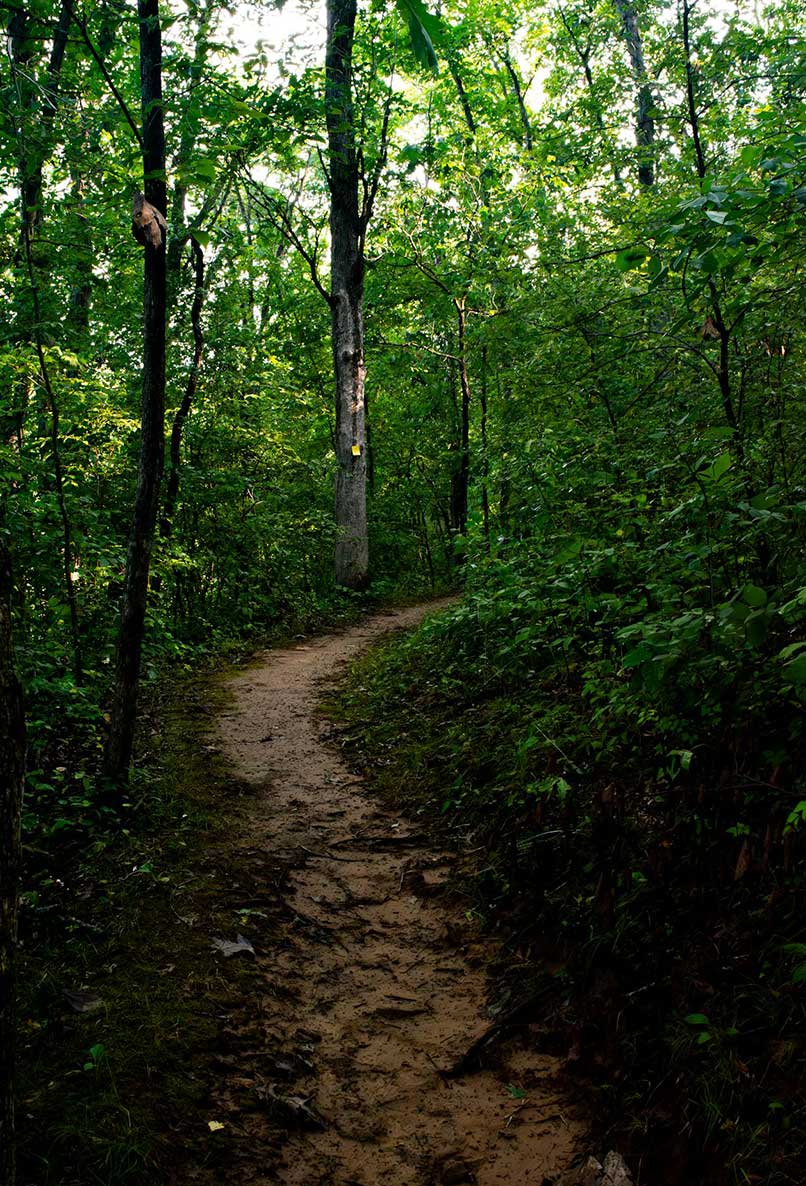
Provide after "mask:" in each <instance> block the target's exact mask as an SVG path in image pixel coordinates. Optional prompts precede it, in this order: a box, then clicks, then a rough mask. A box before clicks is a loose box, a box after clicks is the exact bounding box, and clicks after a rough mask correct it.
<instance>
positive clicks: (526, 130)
mask: <svg viewBox="0 0 806 1186" xmlns="http://www.w3.org/2000/svg"><path fill="white" fill-rule="evenodd" d="M501 61H502V62H503V63H504V69H505V70H506V72H507V74H508V75H509V81H510V82H511V83H512V93H513V94H514V96H515V101H516V102H517V104H518V115H519V116H520V121H521V127H522V128H523V146H524V148H525V149H526V151H527V152H531V151H532V148H533V146H534V141H533V139H532V121H531V120H530V119H529V112H528V111H527V110H526V99H525V97H524V93H523V84H522V83H521V80H520V78H519V77H518V72H517V70H516V69H515V67H514V66H513V64H512V58H511V57H510V56H509V46H506V45H505V46H504V52H503V54H502V55H501Z"/></svg>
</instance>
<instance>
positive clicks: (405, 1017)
mask: <svg viewBox="0 0 806 1186" xmlns="http://www.w3.org/2000/svg"><path fill="white" fill-rule="evenodd" d="M438 608H439V603H431V604H429V605H425V606H419V607H412V608H408V609H403V610H400V611H395V612H387V613H379V614H376V615H375V616H373V617H371V618H370V619H368V620H367V621H365V622H364V623H363V624H361V625H359V626H356V627H353V628H351V629H349V630H347V631H345V632H344V633H340V634H335V635H330V636H326V637H321V638H314V639H311V640H307V641H305V642H304V643H301V644H299V645H291V646H289V647H286V648H284V649H281V650H273V651H270V652H267V653H266V654H265V655H264V656H263V657H262V658H261V659H260V660H259V661H258V662H257V663H256V664H254V665H252V666H251V667H250V668H249V669H248V670H246V671H243V672H240V673H238V674H237V675H236V676H235V677H233V678H232V679H231V681H230V688H231V691H232V694H233V704H232V706H231V708H230V710H229V711H228V712H227V713H226V714H225V715H222V716H221V718H220V719H219V722H218V736H219V743H220V744H221V745H222V747H223V748H224V750H225V753H226V754H227V756H228V758H229V760H230V762H231V763H232V766H233V768H234V773H235V774H236V775H237V777H238V778H239V779H240V780H242V781H243V782H245V783H247V784H250V785H251V787H252V789H253V791H254V795H253V796H252V797H250V804H251V806H250V809H249V811H250V815H249V819H248V829H247V832H248V834H247V835H244V837H243V840H242V844H243V847H244V850H245V851H246V850H248V851H249V852H252V853H254V852H255V851H256V850H257V851H262V852H264V853H267V854H271V855H272V857H279V858H281V859H282V860H284V861H285V862H287V868H288V870H289V872H288V880H287V882H286V885H285V888H284V893H285V896H286V900H287V902H288V905H289V908H290V909H289V911H288V918H287V921H286V923H285V925H284V932H283V935H282V937H281V940H280V942H279V944H278V945H277V946H276V947H274V948H273V949H272V950H270V951H261V950H260V948H258V951H257V956H256V960H257V969H256V971H257V978H256V979H255V981H254V983H255V984H256V985H257V986H258V988H257V990H256V991H257V996H256V999H255V1000H254V1001H253V1002H251V1007H250V1009H248V1010H246V1011H245V1013H246V1014H247V1015H251V1018H252V1020H253V1022H254V1021H255V1019H257V1021H258V1023H259V1024H258V1025H257V1030H256V1032H257V1031H259V1033H260V1034H262V1035H263V1040H264V1041H265V1042H266V1043H267V1048H268V1046H269V1045H270V1046H271V1049H272V1051H273V1054H272V1056H271V1058H268V1057H267V1058H266V1059H265V1063H264V1071H263V1073H264V1076H265V1079H264V1084H263V1093H264V1097H265V1099H266V1101H267V1102H268V1104H269V1109H268V1110H269V1112H270V1113H271V1114H272V1115H273V1117H274V1119H275V1121H276V1118H277V1116H278V1115H279V1116H280V1117H285V1118H286V1119H287V1125H286V1127H287V1128H288V1136H287V1139H286V1140H285V1142H284V1144H283V1147H282V1154H281V1158H282V1160H281V1162H280V1165H279V1166H276V1165H269V1164H268V1163H267V1164H266V1166H265V1170H264V1171H261V1169H260V1156H259V1148H256V1150H255V1152H256V1153H257V1154H258V1155H257V1156H256V1157H255V1159H254V1160H253V1161H252V1165H251V1169H250V1171H249V1174H248V1176H244V1174H243V1173H241V1174H240V1175H239V1181H240V1182H245V1181H249V1182H255V1183H259V1182H277V1181H278V1180H279V1181H280V1182H281V1183H283V1186H380V1184H383V1186H418V1184H420V1183H422V1184H423V1186H426V1184H431V1183H440V1182H444V1183H461V1182H476V1183H478V1186H542V1184H543V1183H544V1181H545V1180H548V1181H549V1182H552V1181H554V1180H555V1179H556V1178H557V1176H558V1175H560V1174H561V1173H562V1171H563V1170H564V1169H565V1168H566V1167H567V1166H568V1164H569V1162H570V1161H571V1160H572V1158H573V1156H574V1154H575V1152H577V1151H578V1149H579V1146H580V1144H581V1143H584V1139H585V1135H586V1129H585V1126H584V1123H583V1121H582V1120H581V1119H580V1118H579V1117H575V1115H574V1110H573V1108H572V1107H571V1106H570V1105H569V1101H568V1100H567V1098H565V1096H564V1093H563V1091H562V1090H561V1088H560V1087H559V1086H558V1083H557V1078H556V1077H557V1072H558V1070H559V1064H558V1061H557V1060H556V1059H554V1058H552V1057H551V1056H548V1055H544V1054H540V1053H536V1052H535V1051H533V1050H527V1049H525V1048H524V1047H523V1046H519V1045H517V1044H513V1043H511V1042H510V1043H507V1044H504V1045H503V1046H502V1047H501V1048H500V1050H499V1051H498V1053H497V1057H496V1060H495V1061H496V1068H495V1069H494V1070H490V1069H483V1070H475V1071H473V1072H472V1073H466V1074H460V1075H456V1076H449V1075H448V1074H447V1073H446V1072H447V1071H449V1070H450V1068H452V1067H453V1065H454V1064H455V1063H456V1061H457V1060H458V1059H459V1058H460V1057H461V1056H462V1054H464V1052H465V1051H466V1050H467V1049H468V1048H469V1047H470V1046H471V1044H472V1043H473V1041H474V1040H475V1039H476V1038H478V1037H479V1036H480V1035H481V1034H482V1033H483V1032H484V1031H485V1029H486V1028H487V1027H488V1026H489V1024H490V1019H489V1018H488V1017H485V1015H484V1012H483V1007H484V1000H485V971H484V969H485V966H486V963H487V959H488V957H489V955H490V950H491V949H490V946H489V945H488V944H487V943H486V941H485V940H484V939H483V938H482V937H480V936H479V935H478V934H477V933H475V931H474V929H473V928H472V926H471V925H470V924H469V923H468V922H467V920H466V919H465V918H464V916H463V915H462V914H461V912H459V911H457V910H456V908H455V907H454V906H452V905H450V904H449V903H446V901H445V900H444V899H443V898H441V897H440V895H439V888H440V885H441V883H442V882H443V881H444V879H445V878H446V876H447V874H448V871H449V868H450V860H451V858H450V857H449V856H448V855H447V854H445V853H441V852H437V851H434V850H433V849H431V848H429V847H428V843H427V840H426V839H425V838H424V837H422V836H421V835H420V834H419V833H416V832H415V830H414V826H413V825H412V823H410V822H408V821H406V820H405V819H403V818H402V817H399V816H397V815H395V814H393V813H390V812H389V811H388V810H386V809H383V808H381V807H380V806H379V805H378V803H377V802H375V801H374V800H373V799H372V798H371V797H370V796H369V795H368V793H367V792H366V790H365V789H364V788H363V786H362V784H361V781H360V779H358V778H357V777H356V776H355V775H354V774H353V773H352V772H351V771H350V769H349V768H348V766H347V764H346V763H345V761H344V759H343V757H342V755H341V753H340V752H339V750H338V748H337V747H336V746H334V745H333V744H332V743H331V742H329V740H328V731H327V727H326V724H325V722H323V721H322V719H321V717H320V716H318V715H317V703H318V700H319V698H320V696H321V687H322V684H323V683H325V682H332V681H333V679H334V678H335V677H336V676H337V675H338V673H339V669H340V668H341V667H343V666H344V665H345V664H347V663H348V662H349V661H350V660H351V659H352V658H353V657H354V656H355V655H356V654H357V653H358V652H359V651H361V650H362V649H364V648H365V647H367V646H368V645H369V644H370V643H372V642H373V641H374V640H376V639H377V638H379V637H380V636H381V635H383V634H385V633H387V632H389V631H391V630H397V629H401V628H406V627H412V626H414V625H416V624H417V623H418V622H419V621H420V620H421V619H422V618H423V617H424V616H425V614H427V613H429V612H432V611H433V610H435V609H438ZM264 990H265V991H264ZM278 1050H279V1051H280V1052H281V1054H280V1055H278V1053H277V1052H278ZM219 1090H220V1100H219V1102H220V1104H221V1107H222V1109H223V1110H224V1111H226V1109H227V1107H228V1106H229V1108H230V1110H232V1107H233V1101H232V1098H230V1099H229V1101H228V1100H227V1096H228V1095H229V1096H230V1097H231V1096H232V1095H233V1093H237V1075H235V1076H233V1075H232V1074H229V1075H225V1076H223V1077H222V1079H221V1082H220V1085H219ZM275 1131H276V1130H275ZM251 1136H252V1140H253V1141H254V1142H256V1144H257V1146H259V1144H260V1130H259V1128H258V1129H254V1128H253V1131H252V1134H251ZM267 1140H268V1133H267ZM275 1140H276V1137H275ZM275 1147H276V1146H275ZM268 1161H274V1157H270V1158H268Z"/></svg>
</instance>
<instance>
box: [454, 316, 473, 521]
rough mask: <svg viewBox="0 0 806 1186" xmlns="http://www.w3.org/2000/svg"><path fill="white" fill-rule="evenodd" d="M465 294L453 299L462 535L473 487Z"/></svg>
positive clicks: (457, 495) (458, 506) (458, 498)
mask: <svg viewBox="0 0 806 1186" xmlns="http://www.w3.org/2000/svg"><path fill="white" fill-rule="evenodd" d="M465 299H466V298H465V297H459V298H455V299H454V302H453V304H454V308H455V309H456V327H457V338H458V359H459V362H458V367H459V388H460V390H461V393H462V402H461V409H460V417H459V434H460V435H459V467H458V471H457V474H456V486H455V491H456V493H455V499H456V501H455V518H454V522H455V526H456V530H457V531H458V532H459V534H460V535H466V534H467V504H468V490H469V486H470V376H469V374H468V369H467V311H466V309H465Z"/></svg>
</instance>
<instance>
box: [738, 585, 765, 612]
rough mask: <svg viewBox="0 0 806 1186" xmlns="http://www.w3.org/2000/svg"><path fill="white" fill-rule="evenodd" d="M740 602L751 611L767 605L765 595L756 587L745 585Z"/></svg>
mask: <svg viewBox="0 0 806 1186" xmlns="http://www.w3.org/2000/svg"><path fill="white" fill-rule="evenodd" d="M742 600H743V601H744V602H745V603H746V604H747V605H750V606H752V607H753V609H760V608H761V607H762V606H764V605H766V604H767V594H766V593H765V592H764V590H763V589H760V588H759V586H758V585H745V587H744V589H743V591H742Z"/></svg>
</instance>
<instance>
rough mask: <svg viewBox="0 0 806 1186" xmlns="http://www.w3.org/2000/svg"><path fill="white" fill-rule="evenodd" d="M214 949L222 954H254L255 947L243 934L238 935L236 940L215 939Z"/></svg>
mask: <svg viewBox="0 0 806 1186" xmlns="http://www.w3.org/2000/svg"><path fill="white" fill-rule="evenodd" d="M213 950H214V951H220V952H221V954H222V955H226V956H230V955H254V954H255V949H254V947H253V946H252V944H251V943H250V942H249V940H248V939H245V938H244V936H243V935H236V936H235V942H234V943H233V942H232V940H231V939H213Z"/></svg>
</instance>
